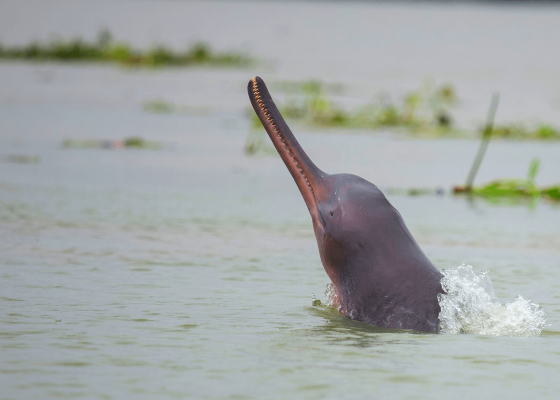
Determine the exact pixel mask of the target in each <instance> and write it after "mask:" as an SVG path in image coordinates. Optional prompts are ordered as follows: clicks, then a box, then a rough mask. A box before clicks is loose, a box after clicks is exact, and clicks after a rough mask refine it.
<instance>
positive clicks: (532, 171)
mask: <svg viewBox="0 0 560 400" xmlns="http://www.w3.org/2000/svg"><path fill="white" fill-rule="evenodd" d="M539 165H540V161H539V160H538V159H533V160H532V161H531V164H530V165H529V171H528V173H527V179H498V180H495V181H492V182H490V183H487V184H486V185H483V186H479V187H476V186H475V187H472V188H471V189H470V190H469V191H466V190H464V188H455V193H467V194H470V195H474V196H480V197H484V198H486V199H488V200H491V201H492V200H496V201H497V200H500V199H504V198H506V199H514V200H522V199H527V200H534V199H537V198H539V197H544V198H546V199H549V200H556V201H558V200H560V185H557V186H550V187H546V188H539V187H538V186H537V185H536V184H535V178H536V176H537V173H538V170H539ZM462 189H463V190H462Z"/></svg>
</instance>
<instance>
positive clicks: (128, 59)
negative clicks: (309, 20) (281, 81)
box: [0, 30, 254, 67]
mask: <svg viewBox="0 0 560 400" xmlns="http://www.w3.org/2000/svg"><path fill="white" fill-rule="evenodd" d="M0 59H18V60H28V61H32V60H36V61H49V60H59V61H95V62H117V63H120V64H124V65H131V66H147V67H160V66H189V65H204V66H229V67H246V66H249V65H251V64H253V63H254V60H253V59H252V58H251V57H249V56H248V55H247V54H245V53H239V52H224V53H215V52H214V51H212V49H211V48H210V46H209V45H207V44H206V43H202V42H200V43H196V44H194V45H193V46H191V47H190V48H188V49H186V50H185V51H175V50H173V49H170V48H168V47H166V46H163V45H158V46H155V47H153V48H151V49H148V50H137V49H134V48H132V47H131V46H130V45H129V44H127V43H122V42H115V41H114V40H113V36H112V34H111V33H110V32H109V31H107V30H104V31H101V32H100V33H99V35H98V38H97V41H94V42H87V41H84V40H82V39H80V38H77V39H72V40H56V41H53V42H51V43H46V44H45V43H40V42H32V43H30V44H28V45H25V46H12V47H7V46H3V45H1V44H0Z"/></svg>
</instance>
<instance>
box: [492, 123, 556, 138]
mask: <svg viewBox="0 0 560 400" xmlns="http://www.w3.org/2000/svg"><path fill="white" fill-rule="evenodd" d="M493 136H494V137H499V138H507V139H542V140H559V139H560V129H557V128H555V127H553V126H551V125H544V124H541V125H537V126H536V127H535V128H533V129H530V128H527V127H526V126H524V125H523V124H520V123H517V124H510V125H502V126H496V127H494V133H493Z"/></svg>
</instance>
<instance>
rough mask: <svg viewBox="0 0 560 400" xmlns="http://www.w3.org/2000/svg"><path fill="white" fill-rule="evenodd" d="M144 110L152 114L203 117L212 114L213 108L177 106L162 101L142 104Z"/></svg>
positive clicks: (149, 101)
mask: <svg viewBox="0 0 560 400" xmlns="http://www.w3.org/2000/svg"><path fill="white" fill-rule="evenodd" d="M142 109H143V110H144V111H146V112H149V113H152V114H187V115H195V116H201V117H207V116H209V115H211V114H212V108H211V107H208V106H200V105H197V106H184V105H177V104H174V103H170V102H167V101H163V100H161V99H157V100H148V101H145V102H144V103H142Z"/></svg>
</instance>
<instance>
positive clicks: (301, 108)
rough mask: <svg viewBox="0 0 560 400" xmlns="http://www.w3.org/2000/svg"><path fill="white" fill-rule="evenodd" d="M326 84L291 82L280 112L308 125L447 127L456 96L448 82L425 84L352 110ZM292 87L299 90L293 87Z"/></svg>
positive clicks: (449, 126)
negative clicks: (398, 97)
mask: <svg viewBox="0 0 560 400" xmlns="http://www.w3.org/2000/svg"><path fill="white" fill-rule="evenodd" d="M325 86H326V85H325V84H324V83H322V82H320V81H314V80H310V81H307V82H302V83H300V84H299V85H297V86H296V85H294V84H292V85H291V89H292V90H291V93H289V94H290V95H289V96H288V98H287V101H286V103H285V104H283V105H280V107H279V109H280V112H281V113H282V114H283V115H284V116H285V117H286V118H287V119H292V120H299V121H301V122H304V123H306V124H309V125H316V126H325V127H345V128H366V129H379V128H383V127H405V128H408V129H412V130H419V129H429V128H438V129H444V130H445V129H449V128H451V126H452V123H453V119H452V117H451V114H450V108H451V107H452V106H453V105H454V104H456V102H457V96H456V94H455V91H454V89H453V87H451V86H449V85H444V86H439V87H437V86H433V85H425V86H424V87H422V88H421V89H418V90H416V91H413V92H410V93H408V94H407V95H406V96H405V97H404V100H403V101H402V102H393V101H392V100H391V99H389V98H388V97H387V96H378V97H377V98H376V99H374V100H373V101H372V102H370V103H368V104H366V105H364V106H362V107H361V108H359V109H357V110H354V111H346V110H345V109H343V108H342V107H340V106H338V105H337V104H336V103H334V102H333V101H332V100H331V99H330V98H329V97H328V96H327V94H326V90H325ZM294 88H296V89H298V90H294Z"/></svg>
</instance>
